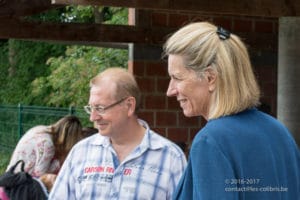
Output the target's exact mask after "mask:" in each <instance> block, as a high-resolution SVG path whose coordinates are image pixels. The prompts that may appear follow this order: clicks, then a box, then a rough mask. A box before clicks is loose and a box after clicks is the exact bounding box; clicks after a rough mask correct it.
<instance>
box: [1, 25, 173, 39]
mask: <svg viewBox="0 0 300 200" xmlns="http://www.w3.org/2000/svg"><path fill="white" fill-rule="evenodd" d="M171 31H173V30H172V29H162V28H155V29H153V28H151V29H149V28H144V27H136V26H127V25H107V24H85V23H46V22H42V23H38V22H27V21H19V20H10V21H9V20H3V21H0V38H1V39H6V38H15V39H27V40H46V41H61V42H62V41H65V42H72V43H80V44H84V43H85V44H100V43H110V42H111V43H119V44H120V43H144V44H160V43H162V42H163V41H164V39H165V36H166V35H167V34H169V33H170V32H171Z"/></svg>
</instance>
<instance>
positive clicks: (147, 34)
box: [0, 0, 300, 44]
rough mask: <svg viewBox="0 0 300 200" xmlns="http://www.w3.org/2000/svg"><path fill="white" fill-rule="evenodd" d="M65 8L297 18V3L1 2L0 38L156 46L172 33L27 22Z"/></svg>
mask: <svg viewBox="0 0 300 200" xmlns="http://www.w3.org/2000/svg"><path fill="white" fill-rule="evenodd" d="M66 5H95V6H111V7H128V8H136V9H141V10H169V11H197V12H199V11H200V12H203V13H207V14H226V15H237V16H261V17H275V18H276V17H283V16H300V1H299V0H276V1H274V0H247V1H246V0H227V1H223V0H212V1H203V0H152V1H149V0H126V1H122V0H52V1H51V0H22V1H19V0H0V38H1V39H7V38H16V39H26V40H43V41H64V42H68V41H69V42H73V43H78V44H80V43H85V44H87V43H91V44H97V43H99V44H100V43H102V42H105V43H107V42H109V43H144V44H150V43H151V44H158V43H159V42H160V40H161V39H163V38H164V36H166V35H167V34H168V33H170V32H171V31H173V30H170V29H169V28H166V29H164V28H149V27H140V26H129V25H128V26H126V25H107V24H87V23H86V24H85V23H49V22H28V21H25V20H23V17H24V16H31V15H34V14H38V13H41V12H44V11H47V10H49V9H54V8H58V7H61V6H66Z"/></svg>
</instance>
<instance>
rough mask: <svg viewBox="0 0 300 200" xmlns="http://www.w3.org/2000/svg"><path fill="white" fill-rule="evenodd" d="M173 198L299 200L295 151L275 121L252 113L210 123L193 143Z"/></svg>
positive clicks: (299, 165)
mask: <svg viewBox="0 0 300 200" xmlns="http://www.w3.org/2000/svg"><path fill="white" fill-rule="evenodd" d="M173 197H174V199H176V200H177V199H182V200H193V199H194V200H196V199H197V200H210V199H211V200H237V199H238V200H261V199H262V200H269V199H272V200H279V199H280V200H299V199H300V153H299V148H298V146H297V145H296V143H295V140H294V139H293V137H292V136H291V134H290V133H289V131H288V130H287V129H286V128H285V127H284V126H283V125H282V124H281V123H280V122H279V121H277V120H276V119H274V118H273V117H271V116H269V115H267V114H264V113H262V112H260V111H258V110H257V109H250V110H246V111H244V112H241V113H238V114H236V115H231V116H226V117H221V118H218V119H214V120H210V121H208V122H207V124H206V126H205V127H203V128H202V129H201V131H199V133H198V134H197V135H196V136H195V138H194V141H193V143H192V146H191V150H190V154H189V161H188V166H187V168H186V171H185V174H184V175H183V177H182V179H181V181H180V182H179V184H178V187H177V190H176V192H175V194H174V196H173Z"/></svg>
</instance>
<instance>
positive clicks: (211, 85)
mask: <svg viewBox="0 0 300 200" xmlns="http://www.w3.org/2000/svg"><path fill="white" fill-rule="evenodd" d="M205 76H206V79H207V83H208V90H209V91H210V92H213V91H214V90H215V89H216V86H217V77H218V75H217V72H216V71H215V70H214V69H213V68H211V67H208V68H207V69H205Z"/></svg>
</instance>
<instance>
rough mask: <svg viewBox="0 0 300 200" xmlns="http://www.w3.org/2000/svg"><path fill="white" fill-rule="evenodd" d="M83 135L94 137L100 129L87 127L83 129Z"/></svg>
mask: <svg viewBox="0 0 300 200" xmlns="http://www.w3.org/2000/svg"><path fill="white" fill-rule="evenodd" d="M82 133H83V135H84V137H89V136H92V135H94V134H95V133H98V129H96V128H94V127H90V126H87V127H83V128H82Z"/></svg>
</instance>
